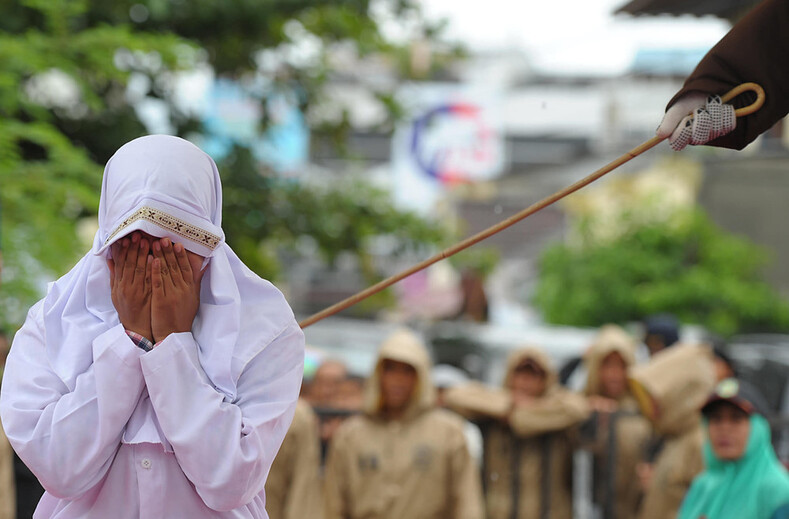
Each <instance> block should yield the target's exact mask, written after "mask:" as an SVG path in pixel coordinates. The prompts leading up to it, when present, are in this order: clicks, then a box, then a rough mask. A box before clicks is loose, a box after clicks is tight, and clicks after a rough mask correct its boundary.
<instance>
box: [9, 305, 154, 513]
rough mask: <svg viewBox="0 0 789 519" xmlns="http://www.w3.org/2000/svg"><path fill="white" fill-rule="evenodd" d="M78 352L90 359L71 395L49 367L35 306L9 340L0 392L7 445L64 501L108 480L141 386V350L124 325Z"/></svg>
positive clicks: (77, 379) (39, 315)
mask: <svg viewBox="0 0 789 519" xmlns="http://www.w3.org/2000/svg"><path fill="white" fill-rule="evenodd" d="M75 346H82V345H75ZM83 347H92V349H93V359H94V360H93V363H92V364H91V365H90V366H89V367H88V369H87V370H86V371H85V372H83V373H81V374H80V375H78V376H77V378H76V383H75V386H74V390H73V391H69V389H68V387H66V385H65V384H64V383H63V381H62V380H61V379H60V377H58V375H57V374H56V373H55V372H54V371H53V370H52V368H51V367H50V364H49V362H48V358H47V354H46V351H45V342H44V333H43V318H42V314H41V311H40V306H37V307H33V309H32V310H31V312H30V313H29V314H28V318H27V320H26V321H25V325H24V326H23V327H22V328H21V329H20V330H19V332H17V334H16V336H15V337H14V342H13V346H12V347H11V351H10V353H9V355H8V360H7V361H6V366H5V371H4V374H3V384H2V394H1V395H0V414H1V415H2V421H3V427H4V428H5V431H6V435H7V436H8V439H9V441H10V442H11V445H13V447H14V449H15V450H16V452H17V453H18V454H19V457H20V458H21V459H22V461H24V462H25V464H26V465H27V466H28V467H29V468H30V470H31V471H32V472H33V473H34V474H35V475H36V477H37V478H38V479H39V481H40V482H41V484H42V486H43V487H44V488H45V489H46V490H47V491H48V492H49V493H50V494H52V495H54V496H55V497H59V498H65V499H67V498H73V497H77V496H79V495H80V494H82V493H84V492H85V491H87V490H89V489H91V488H92V487H93V486H95V485H96V484H97V483H99V482H100V481H101V480H102V478H103V477H104V476H105V474H106V473H107V471H108V470H109V467H110V465H111V464H112V461H113V459H114V456H115V453H116V451H117V450H118V448H119V446H120V443H121V436H122V434H123V428H124V427H125V425H126V422H127V421H128V420H129V417H130V416H131V414H132V412H133V411H134V408H135V407H136V405H137V402H138V400H139V398H140V394H141V393H142V390H143V387H144V380H143V377H142V371H141V370H140V361H139V359H140V355H141V354H142V353H143V351H142V350H141V349H140V348H138V347H137V346H136V345H135V344H134V343H133V342H132V341H131V339H129V337H128V336H127V335H126V332H125V330H124V329H123V326H122V325H120V324H119V325H118V326H115V327H113V328H111V329H110V330H108V331H106V332H104V333H103V334H101V335H99V336H98V337H97V338H96V339H95V340H94V341H93V344H92V345H90V344H85V345H84V346H83Z"/></svg>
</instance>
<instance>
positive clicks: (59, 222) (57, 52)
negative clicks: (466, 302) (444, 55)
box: [0, 0, 440, 326]
mask: <svg viewBox="0 0 789 519" xmlns="http://www.w3.org/2000/svg"><path fill="white" fill-rule="evenodd" d="M378 4H381V5H384V6H385V7H386V9H385V10H386V11H387V12H388V16H390V17H392V16H394V17H398V16H401V17H404V18H410V19H413V20H416V22H414V23H416V25H417V26H419V27H420V29H419V32H420V33H421V34H422V36H424V37H427V38H432V37H433V32H432V31H435V30H437V29H436V28H434V27H431V26H430V25H429V24H425V23H423V21H420V20H421V19H420V17H419V15H418V9H417V8H416V7H415V5H416V4H415V3H412V2H411V1H409V0H387V1H384V2H378ZM374 11H375V10H374V9H373V6H372V5H371V2H369V1H366V0H338V1H336V2H328V3H327V2H320V1H318V0H295V1H291V0H288V1H282V0H232V1H231V0H228V1H226V2H216V1H213V0H195V1H184V0H142V1H126V0H121V1H118V2H105V1H103V0H23V1H21V2H18V1H11V2H9V1H0V207H2V215H1V216H2V225H3V233H2V248H3V253H4V271H3V280H4V284H3V285H2V288H0V308H2V309H3V311H2V312H1V313H0V326H2V325H11V326H13V325H14V324H18V323H19V322H21V320H22V319H23V317H24V312H25V311H26V309H27V308H28V307H29V306H30V304H31V303H32V302H33V301H35V299H36V298H38V297H40V295H41V293H42V291H43V287H42V286H41V285H42V283H43V281H44V280H49V279H53V278H54V277H56V276H58V275H61V274H63V273H64V271H65V270H66V269H67V268H68V267H69V266H70V265H72V264H73V263H74V261H75V260H76V259H77V258H78V257H79V256H80V255H81V254H83V253H84V251H85V247H86V244H85V243H84V240H80V238H79V232H78V231H79V229H80V225H81V223H82V222H84V221H86V220H90V219H92V218H93V217H94V216H95V214H96V210H97V206H98V196H99V185H100V182H101V169H102V165H103V164H104V163H105V162H106V161H107V159H108V158H109V157H110V156H111V154H112V153H113V152H114V151H115V150H116V149H117V148H118V147H119V146H120V145H121V144H123V143H124V142H127V141H129V140H131V139H132V138H135V137H138V136H140V135H142V134H145V133H146V129H145V126H144V125H143V123H142V122H141V119H140V116H139V114H138V113H137V111H136V110H135V102H136V101H137V100H139V99H142V98H148V99H155V100H158V101H159V102H160V103H161V104H162V106H163V107H165V109H166V113H167V114H168V116H169V122H170V124H171V126H172V128H174V130H175V133H176V134H179V135H187V134H190V133H192V132H200V131H202V127H201V125H200V123H199V121H195V120H193V119H192V118H191V117H190V115H189V114H187V113H183V112H182V111H181V110H180V109H179V108H178V107H179V105H178V103H177V99H176V98H175V91H174V89H173V85H174V82H173V78H174V76H175V74H177V73H178V72H179V71H184V70H191V69H194V68H195V67H199V66H205V65H208V66H210V67H212V68H213V69H214V70H215V71H216V73H217V74H218V75H224V76H228V77H233V78H241V77H243V76H244V75H247V74H248V75H252V74H254V69H255V66H256V64H257V63H258V61H259V60H260V56H261V52H262V51H264V50H265V51H266V52H270V53H274V54H276V55H279V56H283V55H287V54H288V48H289V46H292V45H295V44H296V43H297V42H298V41H297V40H299V39H303V38H304V37H305V36H308V37H312V38H315V39H317V41H318V42H320V45H319V52H318V53H317V54H316V56H315V57H314V59H311V60H308V61H306V62H303V63H293V62H291V61H287V60H284V61H283V66H282V67H280V68H278V69H277V71H276V73H275V74H274V75H273V76H272V77H273V79H274V80H275V81H276V82H280V83H282V84H285V85H287V86H288V87H289V88H290V87H292V85H294V84H296V85H298V86H299V89H300V93H301V94H302V95H301V108H302V109H304V110H305V111H308V110H309V108H310V106H311V105H312V104H313V103H315V102H316V101H318V100H320V98H321V88H322V86H323V84H324V83H325V81H326V80H327V78H328V77H329V72H330V70H331V69H330V67H329V65H328V62H327V56H328V54H329V52H330V51H331V48H332V46H333V45H341V44H342V45H352V46H353V47H354V48H355V49H357V51H358V52H359V53H360V54H365V53H374V52H377V53H382V54H387V55H391V56H393V57H394V60H395V62H398V61H397V60H398V59H399V58H398V57H399V56H402V53H403V52H404V50H403V49H404V48H405V47H403V46H397V45H392V44H391V43H389V42H388V41H387V40H386V38H385V37H384V36H383V35H382V32H381V30H380V23H381V22H380V17H378V16H377V15H376V14H375V12H374ZM436 63H440V60H437V61H436ZM404 73H407V70H406V71H405V72H404ZM132 79H133V80H134V81H135V82H136V84H137V85H138V86H139V85H142V87H141V88H137V89H136V90H134V91H130V90H129V89H128V85H129V82H130V81H131V80H132ZM376 94H377V95H379V98H380V100H381V102H382V103H383V104H384V106H386V107H387V108H388V109H389V112H390V113H392V114H395V113H396V110H397V107H396V105H395V104H393V103H392V101H391V95H390V94H391V93H390V92H386V91H377V92H376ZM265 124H266V116H265V115H264V117H263V120H262V121H261V126H265ZM327 131H329V132H335V133H336V132H338V130H337V128H329V129H328V130H327ZM339 140H341V139H338V141H339ZM220 168H221V170H222V172H223V175H225V176H226V177H227V178H226V182H227V188H228V191H227V195H228V196H227V200H228V202H229V203H228V209H227V210H228V213H227V214H226V217H225V222H226V224H229V227H228V239H229V241H230V244H231V245H232V246H234V247H237V248H238V249H239V252H240V254H241V255H242V257H243V259H244V260H245V261H247V262H248V263H250V264H251V265H253V266H254V268H255V269H256V270H257V272H258V273H259V274H261V275H263V276H266V277H273V276H275V275H276V274H277V273H278V269H279V264H278V261H277V249H276V247H277V246H282V245H283V244H285V242H287V241H288V240H290V239H293V238H294V237H295V236H298V235H307V236H312V237H313V238H314V239H315V241H316V243H318V245H319V247H320V251H321V253H322V255H323V256H324V257H325V258H326V259H327V260H330V259H331V258H332V257H333V256H336V254H338V253H340V252H343V251H350V252H352V253H355V254H358V255H359V257H360V259H361V260H362V261H361V263H362V264H366V263H367V262H366V261H365V258H364V256H365V254H366V253H365V247H366V242H367V240H368V239H369V237H370V236H373V235H376V234H378V235H380V234H391V235H393V236H395V237H397V238H398V239H399V240H401V241H402V243H403V244H404V247H409V246H420V244H422V245H426V244H430V243H434V242H435V241H436V240H437V239H438V237H439V235H440V233H439V231H438V229H437V227H435V226H434V225H432V224H429V223H427V222H424V221H422V220H420V219H419V218H417V217H415V216H412V215H408V214H403V213H401V212H399V211H397V210H395V209H394V208H393V207H392V206H391V204H390V203H389V202H388V200H385V197H384V196H383V194H381V193H380V192H377V191H375V190H374V189H372V188H370V187H369V186H361V185H360V186H356V187H354V188H353V189H351V188H349V187H348V186H342V185H341V186H335V188H334V189H326V188H320V189H319V188H315V187H312V186H309V185H293V184H289V183H287V182H278V181H275V180H273V179H271V178H264V177H261V176H260V173H261V168H260V166H259V165H258V164H256V163H255V162H254V161H252V160H251V159H250V157H249V155H248V152H245V151H243V150H236V152H235V153H234V154H233V155H232V156H230V157H228V158H227V159H226V160H225V162H224V164H223V165H220ZM356 196H358V197H360V198H353V197H356ZM329 214H331V215H332V217H331V218H328V217H326V215H329ZM367 216H370V217H369V218H368V217H367ZM373 218H379V219H378V220H375V221H372V219H373ZM371 275H372V276H374V275H377V274H376V273H372V272H371Z"/></svg>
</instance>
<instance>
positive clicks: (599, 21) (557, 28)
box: [421, 0, 729, 74]
mask: <svg viewBox="0 0 789 519" xmlns="http://www.w3.org/2000/svg"><path fill="white" fill-rule="evenodd" d="M626 1H627V0H555V1H554V0H484V1H468V0H461V1H458V0H421V2H422V4H423V8H424V10H425V13H426V15H427V16H428V17H429V18H432V19H435V18H440V17H443V18H447V19H448V20H449V36H450V37H452V38H454V39H456V40H459V41H462V42H464V43H466V44H467V45H468V46H469V48H470V50H472V51H474V50H491V49H508V48H521V49H524V50H526V51H528V52H529V54H530V55H531V56H532V59H533V60H534V64H535V65H536V66H538V67H540V68H543V69H548V70H551V71H554V72H560V73H561V72H565V73H598V74H608V73H617V72H621V71H623V70H624V69H625V68H626V67H627V65H629V64H630V62H631V60H632V58H633V56H634V55H635V52H636V50H637V49H638V48H667V49H677V48H688V49H694V50H695V49H699V48H704V49H708V48H709V47H711V46H712V45H714V44H715V42H717V41H718V40H719V39H720V38H721V37H722V36H723V35H724V34H725V33H726V31H727V30H728V29H729V25H728V23H727V22H725V21H723V20H719V19H717V18H712V17H705V18H695V17H680V18H677V17H663V16H661V17H641V18H633V17H630V16H627V15H617V16H614V15H613V14H612V13H613V12H614V11H615V10H616V9H617V8H618V7H620V6H622V5H624V4H625V3H626Z"/></svg>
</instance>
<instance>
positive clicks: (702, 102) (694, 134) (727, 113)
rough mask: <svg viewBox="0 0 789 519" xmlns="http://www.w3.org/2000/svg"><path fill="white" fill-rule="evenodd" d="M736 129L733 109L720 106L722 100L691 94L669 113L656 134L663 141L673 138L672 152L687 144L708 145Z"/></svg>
mask: <svg viewBox="0 0 789 519" xmlns="http://www.w3.org/2000/svg"><path fill="white" fill-rule="evenodd" d="M736 126H737V116H736V115H734V107H733V106H732V105H730V104H725V103H723V102H721V98H720V97H719V96H708V95H706V94H702V93H701V92H691V93H689V94H686V95H684V96H682V97H681V98H680V99H679V100H678V101H677V102H676V103H674V104H673V105H672V106H671V108H669V109H668V111H666V115H664V116H663V120H662V121H661V122H660V126H658V129H657V132H656V133H657V135H658V137H663V138H665V137H667V136H669V135H670V137H669V140H668V142H669V144H670V145H671V149H673V150H674V151H680V150H682V149H684V148H685V146H687V145H688V144H694V145H699V144H706V143H708V142H709V141H711V140H713V139H717V138H718V137H720V136H721V135H726V134H727V133H729V132H731V131H732V130H734V128H735V127H736Z"/></svg>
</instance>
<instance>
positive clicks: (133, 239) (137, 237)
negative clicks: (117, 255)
mask: <svg viewBox="0 0 789 519" xmlns="http://www.w3.org/2000/svg"><path fill="white" fill-rule="evenodd" d="M138 241H140V235H139V234H137V233H134V234H132V243H137V242H138Z"/></svg>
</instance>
